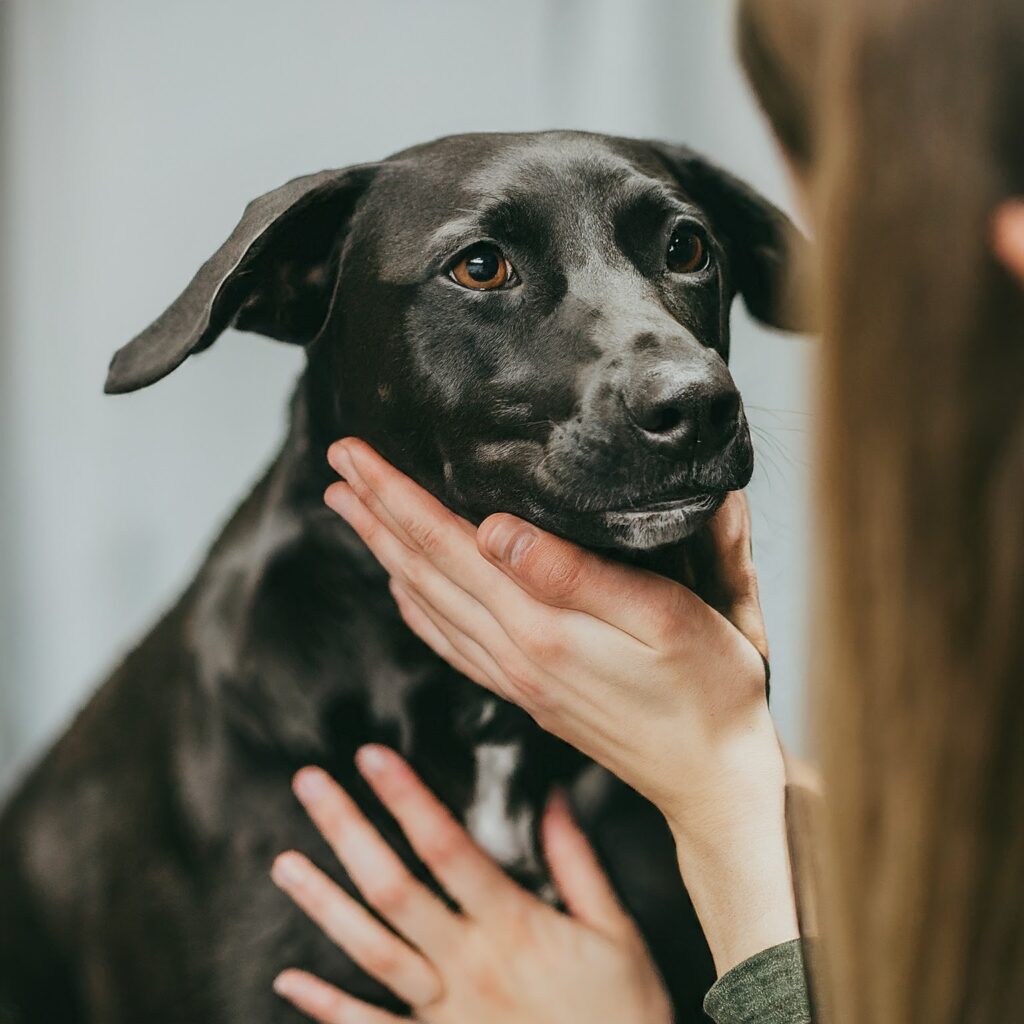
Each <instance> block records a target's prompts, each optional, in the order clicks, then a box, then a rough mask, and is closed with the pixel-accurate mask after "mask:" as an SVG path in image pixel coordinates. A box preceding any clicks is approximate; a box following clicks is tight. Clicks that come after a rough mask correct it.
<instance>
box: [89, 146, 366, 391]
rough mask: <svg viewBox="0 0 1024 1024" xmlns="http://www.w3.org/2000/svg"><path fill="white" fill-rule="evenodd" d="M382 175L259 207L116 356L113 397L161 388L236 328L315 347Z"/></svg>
mask: <svg viewBox="0 0 1024 1024" xmlns="http://www.w3.org/2000/svg"><path fill="white" fill-rule="evenodd" d="M378 167H379V165H377V164H361V165H358V166H355V167H348V168H345V169H343V170H335V171H321V172H320V173H319V174H310V175H307V176H305V177H302V178H296V179H295V180H294V181H290V182H288V184H286V185H282V186H281V187H280V188H277V189H275V190H274V191H273V192H268V193H267V194H266V195H263V196H260V197H259V198H258V199H254V200H253V201H252V202H251V203H249V205H248V206H247V207H246V208H245V213H244V214H243V215H242V219H241V220H240V221H239V222H238V225H237V226H236V227H235V230H234V231H232V232H231V235H230V237H229V238H228V240H227V241H226V242H225V243H224V244H223V245H222V246H221V247H220V248H219V249H218V250H217V251H216V252H215V253H214V254H213V255H212V256H211V257H210V258H209V259H208V260H207V261H206V262H205V263H204V264H203V265H202V266H201V267H200V268H199V271H198V273H197V274H196V276H195V277H194V278H193V279H192V282H191V284H189V286H188V287H187V288H186V289H185V290H184V291H183V292H182V293H181V295H179V296H178V298H177V299H175V300H174V302H173V303H172V304H171V305H170V306H169V307H168V309H167V310H165V312H164V313H163V314H162V315H161V316H160V317H159V318H158V319H157V320H155V321H154V322H153V323H152V324H150V326H149V327H147V328H146V329H145V330H144V331H143V332H142V333H141V334H140V335H138V336H137V337H136V338H134V339H133V340H132V341H130V342H129V343H128V344H127V345H125V346H124V348H122V349H119V350H118V351H117V352H116V353H115V354H114V358H113V359H112V360H111V363H110V371H109V373H108V374H107V382H106V386H105V388H104V390H105V391H106V392H107V393H108V394H118V393H121V392H125V391H135V390H136V389H137V388H144V387H145V386H146V385H147V384H152V383H154V382H155V381H158V380H160V378H161V377H165V376H166V375H167V374H169V373H170V372H171V371H172V370H173V369H175V368H176V367H177V366H179V365H180V364H181V363H183V362H184V361H185V359H187V358H188V356H190V355H191V354H192V353H193V352H200V351H202V350H203V349H204V348H207V347H208V346H210V345H212V344H213V342H214V341H216V339H217V336H218V335H219V334H220V333H221V332H222V331H224V330H225V329H226V328H228V327H236V328H238V329H239V330H241V331H255V332H256V333H257V334H265V335H267V336H268V337H271V338H277V339H279V340H281V341H289V342H294V343H296V344H300V345H304V344H306V343H307V342H309V341H312V339H313V338H315V337H316V335H317V333H318V332H319V330H320V328H321V327H322V325H323V322H324V319H325V318H326V316H327V310H328V306H329V305H330V301H331V293H332V290H333V288H334V277H335V274H334V271H335V269H336V261H337V259H338V256H339V251H340V245H341V242H342V241H343V235H344V232H343V228H344V225H345V222H346V221H347V219H348V217H349V215H350V214H351V212H352V209H353V207H354V206H355V204H356V202H357V201H358V199H359V197H360V196H361V195H362V193H363V191H364V190H365V188H366V186H367V185H368V184H369V182H370V181H371V179H372V178H373V175H374V173H375V172H376V170H377V169H378Z"/></svg>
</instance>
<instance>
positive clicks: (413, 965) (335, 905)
mask: <svg viewBox="0 0 1024 1024" xmlns="http://www.w3.org/2000/svg"><path fill="white" fill-rule="evenodd" d="M356 761H357V764H358V766H359V769H360V771H361V772H362V773H363V775H364V776H365V778H366V779H367V781H368V782H369V784H370V786H371V787H372V788H373V790H374V792H375V793H376V794H377V796H378V797H379V798H380V799H381V801H382V802H383V803H384V805H385V807H387V809H388V810H389V811H390V812H391V814H392V815H393V816H394V817H395V819H396V820H397V821H398V823H399V824H400V825H401V827H402V830H403V831H404V832H405V835H406V837H407V838H408V840H409V842H410V844H411V845H412V847H413V849H414V850H415V851H416V853H417V855H418V856H419V857H420V859H421V860H422V861H423V863H424V864H425V865H426V866H427V867H428V868H429V869H430V870H431V872H432V873H433V875H434V877H435V878H436V879H437V881H438V882H439V883H440V884H441V885H442V886H443V887H444V888H445V890H446V891H447V892H448V894H449V895H450V896H451V897H452V898H453V899H454V900H455V901H456V902H457V903H458V905H459V907H460V908H461V911H462V912H461V913H458V912H453V911H451V910H449V909H448V907H447V906H446V905H445V903H444V902H443V901H442V900H441V899H440V898H438V897H437V896H435V895H434V894H433V893H432V892H431V891H430V890H429V889H428V888H427V887H426V886H425V885H423V884H422V883H421V882H419V881H417V880H416V879H414V878H413V876H412V875H411V874H410V873H409V871H408V869H407V868H406V867H405V866H404V865H403V864H402V862H401V861H400V860H399V858H398V857H397V856H396V855H395V853H394V852H393V851H392V849H391V848H390V847H389V846H388V845H387V843H385V841H384V840H383V839H382V838H381V837H380V835H379V834H378V833H377V831H376V830H375V829H374V828H373V826H372V825H371V824H370V823H369V822H368V821H367V820H366V818H365V817H364V816H363V815H362V813H361V812H360V811H359V810H358V808H357V807H356V805H355V803H354V802H353V801H352V799H351V798H350V797H349V796H348V794H346V793H345V791H344V790H343V789H341V787H340V786H338V785H337V783H335V782H334V781H333V780H332V779H330V777H329V776H327V775H326V774H325V773H324V772H322V771H320V770H319V769H316V768H306V769H303V771H301V772H300V773H299V774H298V775H297V776H296V779H295V792H296V794H297V795H298V797H299V799H300V800H301V801H302V802H303V804H304V806H305V807H306V810H307V811H308V812H309V814H310V816H311V817H312V819H313V821H314V822H315V823H316V825H317V827H318V828H319V829H320V831H321V833H322V834H323V836H324V838H325V839H326V840H327V842H328V843H329V844H330V846H331V848H332V849H333V850H334V852H335V853H336V854H337V856H338V859H339V860H340V861H341V862H342V864H343V865H344V867H345V869H346V871H347V872H348V873H349V875H350V877H351V878H352V880H353V882H354V883H355V884H356V886H357V887H358V888H359V890H360V892H361V893H362V894H363V896H364V897H365V898H366V900H367V902H368V903H369V904H370V906H371V907H373V908H374V909H375V910H376V911H377V913H378V914H380V916H381V917H382V918H383V919H384V920H385V921H386V922H387V923H388V924H389V925H390V926H391V927H393V928H394V929H395V932H397V933H398V934H395V933H394V932H392V931H389V930H388V929H387V928H385V927H384V926H383V925H382V924H381V923H380V922H379V921H377V920H376V918H374V917H373V916H372V915H371V914H370V913H369V912H368V911H367V910H365V909H364V908H363V907H362V905H361V904H360V903H358V902H357V901H356V900H355V899H354V898H353V897H351V896H349V895H348V894H347V893H346V892H344V890H342V889H340V888H339V887H338V886H336V885H335V884H334V883H333V882H332V881H331V880H330V879H328V878H327V877H326V876H325V875H324V874H322V873H321V872H320V871H319V870H318V869H317V868H315V867H314V866H313V865H312V864H311V863H310V862H309V861H308V860H307V859H306V858H305V857H303V856H302V855H301V854H298V853H294V852H289V853H285V854H282V855H281V856H280V857H278V858H277V860H276V861H275V862H274V868H273V878H274V881H275V882H276V883H277V884H278V885H279V886H280V887H281V888H282V889H284V891H285V892H287V893H288V895H289V896H291V897H292V899H294V900H295V902H296V903H297V904H298V905H299V906H300V907H301V908H302V909H303V910H304V911H305V912H306V913H307V914H308V915H309V916H310V917H311V918H312V919H313V920H314V921H315V922H316V923H317V924H319V925H320V927H321V928H323V930H324V931H325V932H326V934H327V935H328V936H329V937H330V938H331V939H333V940H334V942H336V943H337V944H338V945H339V946H340V947H341V948H342V949H344V950H345V952H347V953H348V955H349V956H350V957H351V958H352V959H353V960H354V961H355V962H356V963H357V964H359V965H360V966H361V967H362V968H363V969H364V970H365V971H366V972H367V973H368V974H370V975H372V976H373V977H375V978H376V979H377V980H378V981H380V982H381V983H382V984H384V985H386V986H387V987H388V988H389V989H391V991H393V992H394V993H395V994H396V995H397V996H398V997H399V998H400V999H402V1000H403V1001H404V1002H406V1003H408V1004H409V1005H410V1006H411V1007H412V1008H413V1012H414V1014H415V1018H414V1019H415V1020H417V1021H420V1022H422V1024H462V1022H464V1021H467V1020H474V1021H487V1022H488V1024H525V1022H530V1024H578V1022H579V1021H597V1020H613V1021H616V1024H670V1022H671V1020H672V1012H671V1008H670V1006H669V1002H668V997H667V996H666V994H665V991H664V988H663V986H662V984H661V981H660V979H659V977H658V975H657V972H656V971H655V969H654V967H653V965H652V963H651V961H650V958H649V957H648V954H647V950H646V948H645V947H644V943H643V940H642V939H641V937H640V934H639V932H638V931H637V929H636V926H635V925H634V923H633V921H632V920H631V919H630V918H629V916H628V915H627V914H626V912H625V911H624V910H623V909H622V907H621V906H620V904H619V902H618V900H617V899H616V897H615V895H614V893H613V892H612V890H611V887H610V885H609V883H608V881H607V879H606V877H605V875H604V873H603V872H602V870H601V868H600V866H599V865H598V863H597V860H596V858H595V857H594V854H593V851H592V850H591V848H590V846H589V844H588V842H587V840H586V838H585V837H584V836H583V834H582V833H581V832H580V831H579V829H578V828H577V826H576V825H575V823H574V822H573V820H572V816H571V813H570V811H569V809H568V805H567V804H566V802H565V801H564V799H561V798H557V797H556V798H555V799H554V800H553V801H552V802H551V804H550V805H549V807H548V809H547V811H546V813H545V816H544V820H543V824H542V836H543V844H544V850H545V854H546V856H547V860H548V864H549V867H550V869H551V873H552V876H553V879H554V881H555V884H556V886H557V887H558V889H559V892H560V893H561V896H562V898H563V900H564V902H565V904H566V906H567V907H568V910H569V913H568V914H563V913H561V912H559V911H557V910H555V909H553V908H552V907H550V906H548V905H547V904H546V903H543V902H541V901H540V900H539V899H537V898H536V897H534V896H532V895H530V894H529V893H527V892H526V891H525V890H523V889H521V888H520V887H519V886H518V885H516V884H515V883H514V882H513V881H512V880H511V879H509V878H508V877H507V876H506V875H505V874H504V873H503V872H502V871H501V869H500V868H499V867H498V866H497V865H496V864H495V863H494V862H493V861H492V860H491V859H490V858H489V857H488V856H487V855H486V854H485V853H484V852H483V851H482V850H480V849H479V848H478V847H477V846H476V845H475V844H474V842H473V840H472V839H471V838H470V837H469V836H468V835H467V834H466V832H465V831H464V830H463V829H462V827H461V826H460V825H459V824H458V823H457V822H456V821H455V820H454V819H453V818H452V816H451V815H450V813H449V812H448V810H447V809H446V808H445V807H443V806H442V805H441V803H440V802H439V801H438V800H437V799H436V797H434V796H433V794H431V793H430V792H429V790H427V788H426V787H425V786H424V785H423V783H422V782H421V781H420V780H419V779H418V778H417V777H416V775H415V774H414V773H413V771H412V769H411V768H410V767H409V766H408V765H407V764H406V763H405V762H404V761H403V760H402V759H401V758H400V757H399V756H398V755H397V754H396V753H394V752H393V751H390V750H388V749H386V748H384V747H378V746H369V747H363V748H362V749H361V750H360V751H359V754H358V755H357V758H356ZM274 987H275V990H276V991H277V992H278V994H279V995H281V996H283V997H284V998H286V999H289V1000H290V1001H291V1002H293V1003H294V1004H295V1005H296V1006H297V1007H298V1008H299V1009H300V1010H302V1011H303V1012H304V1013H307V1014H308V1015H310V1016H311V1017H313V1018H314V1019H316V1020H318V1021H321V1022H323V1024H389V1022H397V1021H399V1020H400V1019H405V1018H399V1017H396V1016H394V1015H392V1014H390V1013H386V1012H385V1011H383V1010H379V1009H375V1008H373V1007H371V1006H369V1005H367V1004H366V1003H363V1002H361V1001H359V1000H357V999H355V998H354V997H352V996H350V995H348V994H346V993H344V992H341V991H339V990H338V989H337V988H335V987H334V986H332V985H329V984H327V983H326V982H324V981H322V980H320V979H319V978H316V977H314V976H313V975H311V974H308V973H306V972H304V971H301V970H295V969H292V970H286V971H284V972H283V973H282V974H281V975H279V977H278V978H277V980H276V981H275V985H274Z"/></svg>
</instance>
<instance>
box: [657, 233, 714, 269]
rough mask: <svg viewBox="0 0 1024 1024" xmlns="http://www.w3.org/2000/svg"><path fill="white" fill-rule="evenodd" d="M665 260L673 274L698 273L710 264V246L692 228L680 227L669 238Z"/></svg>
mask: <svg viewBox="0 0 1024 1024" xmlns="http://www.w3.org/2000/svg"><path fill="white" fill-rule="evenodd" d="M665 262H666V264H667V265H668V269H669V270H671V271H672V273H673V274H696V273H697V272H698V271H701V270H703V269H704V268H705V267H706V266H707V265H708V262H709V257H708V247H707V245H706V244H705V242H704V239H703V238H701V236H700V235H699V234H697V232H696V231H694V230H693V229H692V228H686V227H678V228H676V229H675V231H673V232H672V238H671V239H670V240H669V243H668V253H667V254H666V256H665Z"/></svg>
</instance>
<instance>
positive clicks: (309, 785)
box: [292, 768, 328, 803]
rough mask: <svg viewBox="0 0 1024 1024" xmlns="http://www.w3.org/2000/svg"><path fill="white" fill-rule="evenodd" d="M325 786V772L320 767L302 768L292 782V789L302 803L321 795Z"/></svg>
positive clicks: (324, 790) (325, 788)
mask: <svg viewBox="0 0 1024 1024" xmlns="http://www.w3.org/2000/svg"><path fill="white" fill-rule="evenodd" d="M327 786H328V778H327V773H326V772H324V771H323V770H322V769H320V768H303V769H302V771H300V772H299V773H298V774H297V775H296V776H295V779H294V781H293V782H292V790H293V791H294V793H295V795H296V796H297V797H298V798H299V799H300V800H301V801H302V802H303V803H305V802H306V801H308V800H315V799H317V797H320V796H323V794H324V793H325V792H326V791H327Z"/></svg>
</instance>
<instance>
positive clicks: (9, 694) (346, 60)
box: [0, 0, 810, 777]
mask: <svg viewBox="0 0 1024 1024" xmlns="http://www.w3.org/2000/svg"><path fill="white" fill-rule="evenodd" d="M731 18H732V8H731V4H730V3H727V2H726V0H519V2H517V3H516V4H513V5H509V4H499V3H494V4H483V3H480V2H479V0H476V2H474V0H373V2H366V0H364V2H360V3H356V2H349V0H291V2H287V3H286V2H283V0H282V2H277V3H270V2H263V3H252V2H250V0H175V2H174V3H172V4H168V3H165V2H157V0H0V19H2V21H0V46H2V61H3V63H2V100H3V104H2V122H0V138H2V150H0V158H2V161H3V167H2V176H0V201H2V203H3V210H2V216H0V230H2V247H0V260H2V267H0V289H2V291H0V775H2V776H4V777H9V776H10V775H11V774H12V773H14V772H15V771H16V770H17V769H18V768H20V767H22V766H24V765H26V764H27V763H28V762H29V761H30V759H31V758H32V757H34V756H36V755H37V753H38V752H39V751H40V750H41V749H42V747H43V745H44V744H46V743H47V742H48V741H49V740H50V739H51V738H52V737H53V736H54V735H55V734H56V732H57V731H58V730H59V729H60V728H61V727H62V725H63V724H64V723H65V722H66V721H67V720H68V719H69V717H70V716H71V715H72V714H73V713H74V711H75V709H76V708H77V707H78V706H80V705H81V703H82V701H83V700H84V699H85V698H86V696H87V695H88V694H89V692H90V691H91V689H92V688H93V687H94V686H95V685H96V684H97V683H98V682H99V681H101V680H102V678H103V677H104V675H105V674H106V672H107V671H108V670H109V669H110V668H111V667H112V666H113V665H114V663H115V662H116V660H117V659H118V658H119V656H120V655H121V654H122V653H123V652H124V651H125V650H126V649H127V648H128V647H129V646H130V645H131V644H132V643H133V641H135V640H136V639H137V638H138V637H140V635H141V634H142V632H143V631H144V630H146V629H147V628H148V627H149V625H150V624H151V623H152V622H153V620H154V618H155V616H156V615H157V614H158V613H159V612H160V611H161V610H162V609H163V608H164V607H165V606H167V605H168V604H169V603H170V602H171V601H172V600H173V598H174V597H175V595H176V594H177V593H178V591H179V590H180V589H181V588H182V587H183V586H184V584H185V583H186V582H187V581H188V579H189V578H190V576H191V575H192V573H193V572H194V570H195V568H196V566H197V564H198V562H199V560H200V559H201V557H202V555H203V552H204V549H205V546H206V545H207V543H208V542H209V541H210V540H211V539H212V538H213V537H214V536H215V534H216V532H217V531H218V529H219V527H220V524H221V523H222V522H223V521H224V519H225V517H226V516H227V514H228V513H229V512H230V511H231V509H232V508H233V507H234V505H235V504H236V503H237V502H238V500H239V499H240V498H241V496H242V494H243V493H244V491H245V490H246V487H247V485H248V484H249V483H250V482H251V481H253V480H254V479H255V478H256V476H257V475H258V473H259V472H260V469H261V467H262V466H263V465H264V464H265V463H266V462H267V461H268V459H269V458H270V457H271V455H272V453H273V452H274V451H275V448H276V446H277V445H278V443H279V441H280V439H281V437H282V430H283V424H284V409H285V399H286V396H287V394H288V392H289V389H290V388H291V386H292V381H293V379H294V378H295V376H296V374H297V372H298V371H299V368H300V365H301V360H302V354H301V352H299V351H296V350H294V349H292V348H290V347H288V346H283V345H277V344H275V343H274V342H271V341H267V340H264V339H260V338H258V337H255V336H252V335H229V336H227V337H225V338H224V339H223V340H222V341H221V342H220V344H218V345H217V346H215V347H214V348H213V349H212V350H211V351H210V352H209V353H207V354H204V355H203V356H202V357H201V358H198V359H196V360H194V361H191V362H189V363H188V364H187V365H186V366H184V367H183V368H182V369H181V370H180V371H179V372H178V373H176V374H174V375H173V376H171V377H170V378H169V379H167V380H166V381H164V382H162V383H161V384H160V385H159V386H157V387H155V388H153V389H151V390H147V391H143V392H140V393H138V394H136V395H131V396H126V397H117V398H106V397H104V396H103V395H102V393H101V389H102V383H103V377H104V372H105V369H106V365H107V361H108V359H109V357H110V354H111V353H112V352H113V350H114V349H115V348H117V347H118V346H119V345H121V344H122V343H123V342H124V341H126V340H127V339H128V338H130V337H131V336H132V335H133V334H134V333H135V332H136V331H137V330H139V329H140V328H141V327H143V326H144V325H145V324H147V323H148V322H149V321H150V320H151V319H153V317H154V316H155V315H156V314H158V313H159V312H160V311H162V310H163V308H164V307H165V305H166V304H167V303H168V302H169V301H170V300H171V299H172V298H173V297H174V296H175V295H176V294H177V293H178V291H179V290H180V288H181V287H182V286H183V285H184V284H185V283H186V282H187V281H188V280H189V278H190V277H191V275H192V273H193V272H194V271H195V270H196V268H197V267H198V265H199V264H200V262H202V260H204V259H205V258H206V257H207V256H208V255H209V254H210V253H211V252H212V251H213V249H214V248H215V247H216V246H217V245H219V244H220V242H221V241H222V240H223V238H224V237H225V236H226V235H227V234H228V232H229V231H230V229H231V227H232V226H233V225H234V223H235V221H236V219H237V217H238V215H239V214H240V212H241V210H242V207H243V205H244V204H245V202H246V201H247V200H248V199H249V198H251V197H253V196H255V195H257V194H259V193H261V192H264V191H266V190H267V189H270V188H272V187H274V186H276V185H278V184H279V183H281V182H284V181H285V180H287V179H288V178H291V177H294V176H295V175H298V174H303V173H306V172H309V171H313V170H319V169H321V168H323V167H335V166H341V165H344V164H347V163H350V162H355V161H362V160H371V159H375V158H378V157H381V156H383V155H385V154H387V153H389V152H391V151H393V150H396V149H399V148H401V147H404V146H406V145H409V144H411V143H414V142H418V141H423V140H426V139H429V138H431V137H433V136H437V135H441V134H445V133H450V132H458V131H467V130H492V129H493V130H530V129H541V128H549V127H566V128H587V129H593V130H597V131H604V132H613V133H621V134H629V135H653V136H661V137H664V138H668V139H673V140H679V141H685V142H688V143H690V144H691V145H694V146H696V147H698V148H700V149H702V150H704V151H706V152H707V153H709V154H711V155H713V156H714V157H715V158H716V159H718V160H719V161H720V162H722V163H724V164H725V165H727V166H728V167H730V168H731V169H732V170H734V171H736V172H738V173H740V174H741V175H743V176H744V177H746V178H747V179H749V180H750V181H752V182H754V183H755V184H756V185H758V186H759V187H760V188H761V189H762V190H763V191H764V192H765V193H767V194H768V195H769V196H771V197H772V198H773V199H775V200H776V201H777V202H779V203H780V204H782V205H783V206H786V207H787V208H788V207H789V200H788V196H787V193H786V187H785V180H784V175H783V171H782V168H781V166H780V163H779V160H778V158H777V156H776V154H775V152H774V151H773V149H772V145H771V143H770V141H769V138H768V135H767V132H766V130H765V128H764V127H763V125H762V124H761V122H760V120H759V118H758V115H757V113H756V111H755V109H754V107H753V104H752V101H751V99H750V98H749V96H748V94H747V91H746V87H745V85H744V83H743V81H742V77H741V75H740V72H739V69H738V67H737V64H736V61H735V58H734V55H733V52H732V41H731ZM734 325H735V340H734V344H733V352H734V368H735V375H736V378H737V380H738V382H739V384H740V387H741V388H742V389H743V391H744V395H745V398H746V401H747V407H748V410H749V413H750V418H751V420H752V422H753V423H754V424H755V429H756V435H757V436H756V444H757V448H758V455H759V464H758V469H757V472H756V474H755V477H754V481H753V483H752V485H751V500H752V504H753V509H754V523H755V542H756V553H757V564H758V569H759V572H760V579H761V586H762V594H763V598H764V603H765V608H766V613H767V617H768V626H769V632H770V636H771V639H772V645H773V652H774V657H773V669H774V684H775V686H774V698H773V701H774V707H775V710H776V713H777V717H778V720H779V723H780V727H781V730H782V732H783V734H784V736H785V737H786V738H787V739H788V740H789V741H790V742H791V743H793V744H794V745H796V746H797V747H799V746H801V740H802V719H803V712H802V708H803V692H804V673H803V660H804V659H803V648H804V644H805V640H806V636H805V632H806V629H805V621H806V615H805V612H806V608H805V602H804V596H803V595H804V589H805V588H804V580H805V576H806V558H807V511H806V506H807V500H806V499H807V495H806V460H807V456H806V448H807V443H808V440H809V435H810V428H809V420H808V417H807V401H806V390H807V389H806V371H807V362H808V359H807V357H808V347H809V346H808V343H807V342H806V341H803V340H800V339H793V338H788V337H784V336H781V335H773V334H770V333H767V332H765V331H762V330H760V329H757V328H755V327H753V326H752V325H751V324H750V322H749V321H748V320H747V318H746V316H745V313H744V312H743V310H742V309H741V308H740V307H739V306H737V309H736V311H735V313H734ZM152 685H153V686H154V687H157V686H159V685H160V680H159V679H153V680H152Z"/></svg>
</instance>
